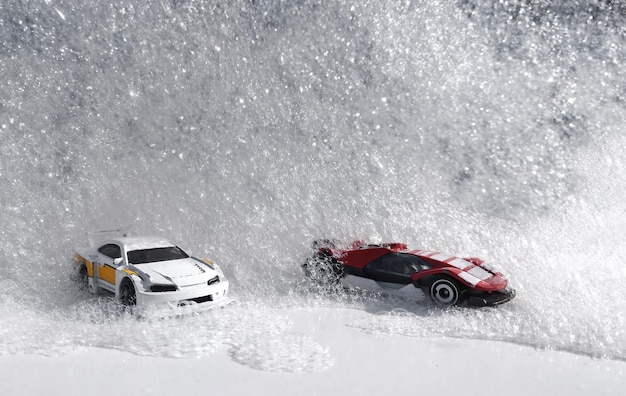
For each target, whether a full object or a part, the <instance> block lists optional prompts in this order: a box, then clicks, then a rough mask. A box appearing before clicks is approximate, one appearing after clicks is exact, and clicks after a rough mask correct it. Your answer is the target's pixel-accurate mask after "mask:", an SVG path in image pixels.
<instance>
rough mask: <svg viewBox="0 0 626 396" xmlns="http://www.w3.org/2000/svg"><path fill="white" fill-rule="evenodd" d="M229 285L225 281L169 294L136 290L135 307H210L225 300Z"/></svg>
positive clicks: (185, 288) (182, 289) (184, 288)
mask: <svg viewBox="0 0 626 396" xmlns="http://www.w3.org/2000/svg"><path fill="white" fill-rule="evenodd" d="M228 287H229V283H228V281H227V280H226V279H223V280H221V281H220V282H219V283H216V284H213V285H210V286H209V285H206V284H201V285H196V286H190V287H183V288H181V289H180V290H176V291H170V292H150V291H144V290H137V305H138V306H151V305H162V304H168V303H169V304H170V305H179V306H180V305H189V304H207V305H212V304H213V303H217V302H219V301H220V300H222V299H225V298H226V295H227V294H228Z"/></svg>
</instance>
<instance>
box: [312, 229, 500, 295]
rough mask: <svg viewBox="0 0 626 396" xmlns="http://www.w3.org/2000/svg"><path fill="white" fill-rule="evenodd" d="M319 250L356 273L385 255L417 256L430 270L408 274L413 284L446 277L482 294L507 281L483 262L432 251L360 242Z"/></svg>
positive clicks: (396, 244) (473, 258)
mask: <svg viewBox="0 0 626 396" xmlns="http://www.w3.org/2000/svg"><path fill="white" fill-rule="evenodd" d="M320 250H322V251H324V252H325V253H327V254H329V255H331V256H332V257H334V258H335V259H336V260H337V261H339V262H340V263H341V264H343V265H344V266H346V267H351V268H354V269H357V270H362V269H363V268H364V267H365V266H366V265H367V264H369V263H370V262H372V261H373V260H375V259H377V258H379V257H382V256H384V255H386V254H389V253H394V252H395V253H403V254H411V255H414V256H417V257H419V258H420V259H422V260H423V261H424V262H426V263H427V264H428V266H429V267H430V269H425V270H422V271H419V272H416V273H414V274H412V275H411V279H412V281H413V282H414V283H418V282H419V279H421V278H426V277H428V276H432V275H438V274H448V275H451V276H452V277H454V278H455V279H457V280H458V281H460V282H462V283H463V284H464V285H466V286H468V287H470V288H472V289H475V290H479V291H484V292H493V291H499V290H503V289H505V288H506V287H507V285H508V280H507V279H506V278H505V277H504V276H503V275H502V274H501V273H500V272H496V271H494V270H493V269H491V268H488V267H487V266H484V265H483V264H484V263H483V260H481V259H479V258H477V257H469V258H459V257H456V256H450V255H446V254H442V253H439V252H433V251H426V250H408V248H407V245H406V244H404V243H384V244H380V245H368V244H366V243H364V242H362V241H355V242H353V243H352V244H350V245H349V246H348V248H346V249H341V248H330V247H324V248H322V249H320Z"/></svg>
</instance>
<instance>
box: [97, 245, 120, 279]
mask: <svg viewBox="0 0 626 396" xmlns="http://www.w3.org/2000/svg"><path fill="white" fill-rule="evenodd" d="M120 257H122V249H121V248H120V246H119V245H117V244H115V243H107V244H105V245H102V246H100V247H99V248H98V263H97V266H98V272H97V273H98V283H99V284H100V285H101V286H102V287H104V288H106V289H110V290H115V276H116V272H117V271H116V269H117V265H116V264H115V259H117V258H120Z"/></svg>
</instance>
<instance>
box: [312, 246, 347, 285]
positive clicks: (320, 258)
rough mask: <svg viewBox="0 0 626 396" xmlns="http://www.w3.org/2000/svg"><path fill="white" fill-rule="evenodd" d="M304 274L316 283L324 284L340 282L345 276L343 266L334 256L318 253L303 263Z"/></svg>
mask: <svg viewBox="0 0 626 396" xmlns="http://www.w3.org/2000/svg"><path fill="white" fill-rule="evenodd" d="M302 269H303V270H304V274H305V275H306V276H307V277H308V278H310V279H311V280H312V281H314V282H315V283H319V284H323V285H334V284H338V283H339V282H340V281H341V278H342V277H343V267H342V266H341V264H340V263H339V262H337V260H335V259H334V258H333V257H331V256H328V255H326V254H323V253H317V254H315V255H313V256H312V257H309V258H308V259H307V260H306V261H305V263H304V264H303V265H302Z"/></svg>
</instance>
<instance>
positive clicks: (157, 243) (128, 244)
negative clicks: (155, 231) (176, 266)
mask: <svg viewBox="0 0 626 396" xmlns="http://www.w3.org/2000/svg"><path fill="white" fill-rule="evenodd" d="M112 242H115V243H117V244H120V245H123V246H124V247H125V248H126V250H127V251H132V250H141V249H154V248H160V247H168V246H176V245H175V244H174V243H172V242H170V241H168V240H167V239H165V238H161V237H155V236H130V237H123V238H116V239H111V240H107V241H103V242H101V243H100V244H99V245H98V246H102V245H106V244H107V243H112Z"/></svg>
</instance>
